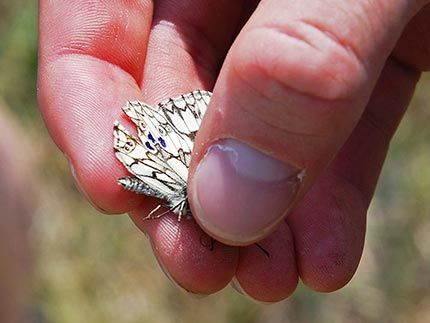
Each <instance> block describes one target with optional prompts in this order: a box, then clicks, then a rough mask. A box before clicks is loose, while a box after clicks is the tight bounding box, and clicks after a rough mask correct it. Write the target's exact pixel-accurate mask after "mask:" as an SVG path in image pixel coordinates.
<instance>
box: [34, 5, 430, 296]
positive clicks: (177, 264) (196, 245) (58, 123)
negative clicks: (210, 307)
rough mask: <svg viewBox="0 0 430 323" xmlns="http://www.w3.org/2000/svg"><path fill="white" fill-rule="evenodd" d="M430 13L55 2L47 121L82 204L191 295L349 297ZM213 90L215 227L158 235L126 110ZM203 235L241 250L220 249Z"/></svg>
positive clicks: (209, 178) (207, 132)
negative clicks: (304, 292)
mask: <svg viewBox="0 0 430 323" xmlns="http://www.w3.org/2000/svg"><path fill="white" fill-rule="evenodd" d="M427 2H428V1H418V0H416V1H406V0H389V1H388V0H373V1H368V0H360V1H352V2H351V1H343V0H327V1H290V0H288V1H282V2H281V1H272V0H266V1H261V3H260V4H259V5H258V7H257V6H256V5H257V3H258V1H224V0H222V1H193V0H188V1H173V0H170V1H167V0H164V1H163V0H161V1H155V2H152V1H149V0H148V1H145V0H142V1H83V0H74V1H65V0H64V1H56V2H52V1H47V0H41V1H40V52H39V57H40V64H39V99H40V105H41V109H42V112H43V115H44V118H45V120H46V123H47V126H48V128H49V131H50V133H51V135H52V137H53V138H54V140H55V141H56V143H57V144H58V146H59V147H60V148H61V149H62V150H63V151H64V153H65V154H66V155H67V156H68V158H69V161H70V165H71V167H72V170H73V173H74V175H75V177H76V181H77V183H78V185H79V186H80V188H81V190H82V192H83V193H84V194H86V195H87V197H88V198H89V199H90V200H91V201H92V202H93V203H94V205H96V206H97V207H98V208H99V209H102V210H104V211H105V212H108V213H120V212H129V213H130V214H131V217H132V219H133V221H134V222H135V223H136V224H137V226H138V227H139V228H141V229H142V230H143V231H145V232H146V233H147V235H148V237H149V238H150V240H151V243H152V245H153V247H154V251H155V254H156V255H157V257H158V259H159V260H160V263H161V264H162V266H163V268H164V269H165V271H166V272H167V273H168V274H169V276H170V277H171V278H172V279H173V280H174V281H175V282H176V283H177V284H178V285H180V286H181V287H182V288H184V289H186V290H188V291H190V292H193V293H199V294H209V293H213V292H215V291H217V290H219V289H221V288H223V287H224V286H225V285H226V284H228V283H229V282H230V281H231V280H232V279H233V280H234V282H235V285H236V287H237V288H238V289H241V290H242V291H243V293H245V294H247V295H249V296H250V297H252V298H254V299H256V300H261V301H268V302H271V301H278V300H281V299H283V298H285V297H287V296H289V295H290V294H291V293H292V292H293V291H294V289H295V287H296V285H297V281H298V278H299V277H300V279H301V280H302V281H303V282H304V283H305V284H307V285H308V286H309V287H310V288H312V289H314V290H318V291H333V290H336V289H338V288H340V287H342V286H343V285H344V284H346V283H347V282H348V281H349V280H350V279H351V277H352V275H353V274H354V272H355V270H356V267H357V265H358V262H359V259H360V255H361V252H362V248H363V241H364V235H365V222H366V220H365V218H366V210H367V207H368V205H369V203H370V200H371V198H372V195H373V191H374V188H375V185H376V181H377V178H378V176H379V173H380V169H381V166H382V164H383V161H384V158H385V154H386V151H387V148H388V144H389V141H390V139H391V137H392V135H393V133H394V131H395V129H396V127H397V125H398V123H399V121H400V119H401V117H402V115H403V113H404V111H405V109H406V107H407V105H408V103H409V100H410V98H411V96H412V94H413V90H414V86H415V84H416V82H417V80H418V78H419V74H420V71H423V70H426V69H429V67H430V59H429V57H430V56H429V55H428V54H429V52H430V28H429V27H430V26H429V21H430V6H428V5H427V6H425V5H426V4H427ZM213 87H214V91H213V93H214V94H213V98H212V100H211V103H210V105H209V108H208V112H207V114H206V116H205V118H204V120H203V124H202V126H201V130H200V131H199V134H198V136H197V138H196V143H195V146H194V147H195V156H194V157H193V161H192V164H191V169H190V177H189V180H190V182H189V187H188V188H189V198H190V202H191V208H192V210H193V214H194V216H195V218H196V220H197V223H198V224H199V225H198V224H197V223H196V222H194V221H185V220H183V221H182V222H181V223H180V224H178V223H177V220H176V216H175V215H172V216H165V217H163V218H161V219H160V220H157V221H142V218H143V216H144V215H146V214H148V212H149V211H150V210H151V209H152V208H153V207H154V206H155V205H157V202H156V201H153V200H151V199H148V198H145V197H143V196H138V195H135V194H133V193H130V192H126V191H124V190H123V189H122V188H121V187H120V186H118V185H117V183H116V180H117V178H118V177H121V176H124V175H126V171H125V170H124V168H123V167H121V165H120V164H119V162H118V161H117V160H116V159H115V157H114V154H113V153H112V124H113V122H114V120H116V119H120V118H122V117H121V114H122V112H121V109H120V108H121V107H122V106H123V105H124V104H125V102H126V101H127V100H140V101H144V102H147V103H150V104H155V103H158V102H159V101H161V100H163V99H166V98H168V97H171V96H176V95H179V94H182V93H186V92H189V91H191V90H193V89H206V90H210V89H212V88H213ZM122 121H123V123H127V121H126V120H125V119H123V120H122ZM305 193H306V195H305ZM293 207H294V208H293ZM287 213H289V214H288V216H287ZM200 227H202V228H203V229H204V230H205V231H206V232H207V233H209V234H210V235H212V236H214V237H216V238H217V239H218V240H219V241H222V242H224V243H225V244H221V243H218V242H217V243H216V244H215V245H214V248H207V245H206V244H205V243H202V242H204V240H205V236H204V235H203V231H202V229H201V228H200ZM202 237H203V239H202ZM261 239H263V240H261ZM259 240H261V241H260V244H261V245H262V246H263V247H264V248H265V249H266V250H267V251H268V252H269V253H270V258H267V257H266V256H265V255H264V254H263V253H262V252H261V250H260V249H259V248H256V246H255V245H254V244H252V243H253V242H255V241H259ZM231 245H236V246H242V247H232V246H231Z"/></svg>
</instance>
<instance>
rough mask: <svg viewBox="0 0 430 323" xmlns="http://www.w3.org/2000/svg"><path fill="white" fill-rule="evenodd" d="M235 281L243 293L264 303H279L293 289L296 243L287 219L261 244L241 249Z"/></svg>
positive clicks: (296, 280) (296, 274)
mask: <svg viewBox="0 0 430 323" xmlns="http://www.w3.org/2000/svg"><path fill="white" fill-rule="evenodd" d="M266 252H267V253H266ZM233 283H234V285H235V286H236V288H237V289H239V291H240V292H242V293H243V294H244V295H246V296H247V297H249V298H251V299H252V300H255V301H259V302H263V303H275V302H279V301H281V300H283V299H286V298H287V297H289V296H290V295H291V294H292V293H293V292H294V290H295V289H296V287H297V284H298V273H297V267H296V261H295V252H294V242H293V238H292V235H291V231H290V229H289V228H288V225H287V224H286V223H285V222H284V221H283V222H281V223H280V225H279V227H278V228H277V229H276V230H275V231H274V232H273V233H272V234H270V235H269V236H268V237H267V238H266V239H264V240H262V241H260V242H259V243H258V245H257V244H253V245H250V246H247V247H243V248H240V258H239V265H238V268H237V271H236V276H235V279H234V281H233Z"/></svg>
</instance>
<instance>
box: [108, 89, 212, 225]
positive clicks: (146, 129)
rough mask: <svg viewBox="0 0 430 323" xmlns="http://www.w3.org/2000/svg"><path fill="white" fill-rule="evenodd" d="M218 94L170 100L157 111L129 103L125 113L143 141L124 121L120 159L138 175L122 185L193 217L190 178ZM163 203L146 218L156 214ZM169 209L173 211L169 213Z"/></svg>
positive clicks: (118, 131) (117, 136) (117, 130)
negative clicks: (197, 146)
mask: <svg viewBox="0 0 430 323" xmlns="http://www.w3.org/2000/svg"><path fill="white" fill-rule="evenodd" d="M211 95H212V93H211V92H208V91H201V90H196V91H193V92H190V93H187V94H184V95H181V96H178V97H175V98H170V99H168V100H165V101H163V102H161V103H159V104H158V105H157V106H156V107H152V106H150V105H148V104H146V103H143V102H139V101H129V102H127V104H126V106H125V107H123V109H122V110H123V111H124V113H125V114H126V115H127V116H128V117H129V118H130V119H131V120H132V121H133V122H134V123H135V124H136V126H137V137H135V136H133V135H131V134H130V133H129V132H128V131H127V130H126V129H125V128H124V127H123V126H122V125H121V124H120V123H119V122H118V121H116V122H115V124H114V130H113V135H114V151H115V155H116V157H117V158H118V159H119V160H120V161H121V163H122V164H123V165H124V166H125V167H126V168H127V169H128V171H129V172H130V173H131V174H132V175H133V176H128V177H122V178H120V179H118V182H119V183H120V184H121V185H122V186H123V187H124V188H125V189H127V190H130V191H133V192H136V193H141V194H145V195H148V196H152V197H156V198H159V199H162V200H165V201H166V202H167V205H166V206H167V207H168V208H169V211H172V212H174V213H176V214H177V215H178V219H179V220H180V219H181V217H182V216H189V217H190V216H191V211H190V208H189V205H188V200H187V178H188V167H189V166H190V161H191V153H192V150H193V146H194V138H195V135H196V133H197V131H198V130H199V127H200V123H201V121H202V118H203V115H204V114H205V112H206V108H207V106H208V104H209V101H210V98H211ZM160 207H161V205H159V206H158V207H157V208H155V209H154V210H153V211H151V213H149V214H148V216H147V217H146V219H154V218H159V217H161V216H163V215H164V214H166V213H167V212H163V213H160V214H157V215H155V213H156V211H157V210H158V209H159V208H160ZM169 211H168V212H169Z"/></svg>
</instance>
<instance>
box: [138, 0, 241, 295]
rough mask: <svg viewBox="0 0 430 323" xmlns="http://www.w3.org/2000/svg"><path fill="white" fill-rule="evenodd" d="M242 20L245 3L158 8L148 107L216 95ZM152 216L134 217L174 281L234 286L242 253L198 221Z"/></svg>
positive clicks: (147, 76)
mask: <svg viewBox="0 0 430 323" xmlns="http://www.w3.org/2000/svg"><path fill="white" fill-rule="evenodd" d="M241 15H242V3H241V2H240V1H227V0H225V1H224V0H223V1H204V2H202V1H158V2H156V3H155V8H154V23H153V26H152V31H151V35H150V40H149V45H148V53H147V59H146V62H145V68H144V71H143V83H142V89H143V93H144V100H145V102H148V103H150V104H155V103H157V102H159V101H161V100H164V99H167V98H168V97H172V96H176V95H180V94H184V93H186V92H189V91H191V90H194V89H207V90H211V89H212V85H213V83H214V80H215V79H216V76H217V73H218V68H219V66H220V64H221V62H222V61H223V59H224V57H225V54H226V52H227V50H228V47H229V45H230V42H231V39H233V37H234V34H235V32H236V29H237V25H238V23H239V21H240V19H241ZM220 21H223V23H220ZM154 206H156V204H154ZM150 210H151V208H148V204H146V205H142V206H141V207H139V208H137V209H135V210H133V211H132V212H131V213H130V215H131V217H132V219H133V221H134V222H135V223H136V224H137V226H138V227H139V228H141V229H142V230H143V231H144V232H145V233H146V234H147V236H148V238H149V240H150V241H151V244H152V247H153V249H154V254H155V255H156V257H157V259H158V261H159V263H160V266H161V268H162V269H163V271H164V272H165V273H166V274H167V276H168V277H170V279H171V280H172V281H174V282H175V283H176V284H177V285H179V286H180V287H181V288H182V289H184V290H186V291H189V292H192V293H195V294H210V293H214V292H216V291H218V290H220V289H222V288H223V287H224V286H226V285H227V284H228V283H229V282H230V281H231V279H232V277H233V276H234V274H235V270H236V266H237V262H238V257H239V255H238V249H237V248H233V247H228V246H225V245H223V244H221V243H219V242H215V243H214V240H213V239H212V238H209V236H207V235H206V234H205V233H204V232H203V231H202V230H201V229H200V228H199V226H198V225H197V224H196V223H195V221H192V220H187V219H183V220H182V221H181V222H180V223H178V221H177V216H176V215H174V214H171V215H169V216H163V217H162V218H160V219H158V220H154V221H144V222H143V221H142V218H144V217H145V216H146V215H147V214H148V213H149V212H150Z"/></svg>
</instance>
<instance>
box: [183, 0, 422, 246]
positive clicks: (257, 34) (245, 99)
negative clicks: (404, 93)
mask: <svg viewBox="0 0 430 323" xmlns="http://www.w3.org/2000/svg"><path fill="white" fill-rule="evenodd" d="M418 8H419V3H418V2H417V1H415V2H414V1H404V0H390V1H386V0H373V1H368V0H358V1H343V0H326V1H312V0H306V1H294V0H289V1H275V0H266V1H262V2H261V3H260V5H259V6H258V8H257V9H256V11H255V13H254V14H253V16H252V17H251V19H250V20H249V22H248V23H247V25H246V26H245V27H244V29H243V30H242V32H241V33H240V34H239V36H238V37H237V39H236V41H235V42H234V44H233V45H232V48H231V50H230V52H229V54H228V56H227V58H226V60H225V63H224V65H223V67H222V69H221V72H220V76H219V79H218V81H217V83H216V86H215V90H214V94H213V98H212V101H211V103H210V106H209V109H208V112H207V114H206V116H205V118H204V121H203V123H202V127H201V130H200V131H199V134H198V136H197V138H196V144H195V146H194V147H195V156H194V157H193V161H192V165H191V169H190V178H189V181H190V185H189V192H190V194H189V198H190V203H191V207H192V210H193V214H194V215H195V218H196V220H197V221H198V222H199V224H200V225H201V226H202V228H203V229H204V230H205V231H207V232H208V233H209V234H210V235H212V236H214V237H215V238H217V239H218V240H220V241H222V242H225V243H228V244H233V245H245V244H249V243H251V242H254V241H257V240H260V239H261V238H263V237H264V236H266V235H267V234H268V233H269V232H271V230H273V229H274V228H275V227H276V225H277V224H278V223H279V221H281V220H282V219H283V217H285V216H286V214H287V213H288V210H289V209H290V208H291V207H292V206H293V205H294V204H295V203H296V202H297V201H298V200H299V199H300V197H301V196H302V195H303V194H304V193H305V192H306V190H307V189H308V188H309V187H310V186H311V185H312V183H313V182H314V181H315V179H316V177H317V176H318V175H320V174H321V173H322V172H323V171H324V169H325V168H326V167H327V165H328V164H329V162H330V161H331V160H332V158H333V157H334V156H335V155H336V153H337V151H338V150H339V149H340V148H341V146H342V145H343V143H344V142H345V141H346V139H347V138H348V136H349V134H350V133H351V132H352V130H353V128H354V126H355V125H356V123H357V122H358V120H359V119H360V116H361V114H362V112H363V111H364V108H365V105H366V103H367V100H368V98H369V96H370V94H371V91H372V89H373V87H374V85H375V83H376V81H377V78H378V76H379V73H380V71H381V70H382V67H383V65H384V62H385V60H386V58H387V57H388V56H389V54H390V52H391V50H392V48H393V47H394V45H395V43H396V41H397V39H398V38H399V36H400V34H401V32H402V30H403V28H404V26H405V25H406V23H407V22H408V21H409V19H410V18H411V17H412V16H413V15H414V13H416V11H417V9H418Z"/></svg>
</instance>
